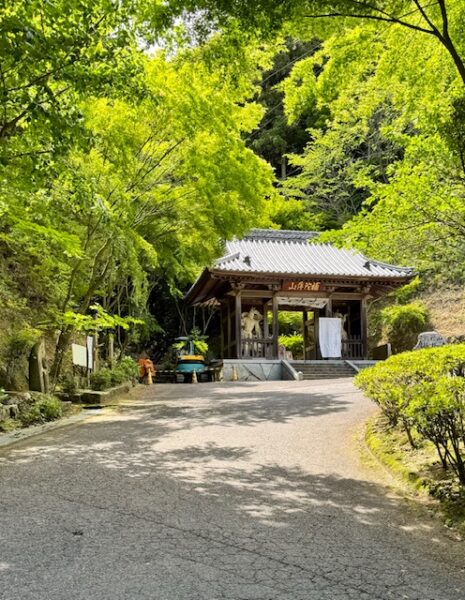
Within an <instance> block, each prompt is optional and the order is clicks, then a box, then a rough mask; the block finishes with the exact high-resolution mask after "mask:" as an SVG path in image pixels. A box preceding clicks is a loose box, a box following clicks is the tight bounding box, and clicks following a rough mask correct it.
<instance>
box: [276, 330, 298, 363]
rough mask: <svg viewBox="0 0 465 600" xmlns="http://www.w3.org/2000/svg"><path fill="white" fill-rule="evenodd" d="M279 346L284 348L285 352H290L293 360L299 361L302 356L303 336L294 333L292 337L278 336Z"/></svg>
mask: <svg viewBox="0 0 465 600" xmlns="http://www.w3.org/2000/svg"><path fill="white" fill-rule="evenodd" d="M279 344H280V346H284V348H286V350H290V352H292V356H293V357H294V359H301V358H303V356H304V336H303V335H301V334H300V333H294V334H292V335H280V336H279Z"/></svg>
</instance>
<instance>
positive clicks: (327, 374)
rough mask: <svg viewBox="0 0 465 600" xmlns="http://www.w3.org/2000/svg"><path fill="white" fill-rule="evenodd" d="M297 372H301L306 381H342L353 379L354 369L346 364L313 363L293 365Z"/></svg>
mask: <svg viewBox="0 0 465 600" xmlns="http://www.w3.org/2000/svg"><path fill="white" fill-rule="evenodd" d="M291 364H292V366H293V367H294V369H295V370H296V371H300V372H301V373H302V375H303V378H304V379H305V380H314V379H342V378H346V377H353V376H354V375H355V371H354V369H352V367H351V366H350V365H348V364H347V363H345V362H340V363H338V362H332V363H330V362H327V363H325V362H312V363H291Z"/></svg>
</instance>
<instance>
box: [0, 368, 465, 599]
mask: <svg viewBox="0 0 465 600" xmlns="http://www.w3.org/2000/svg"><path fill="white" fill-rule="evenodd" d="M194 395H195V397H193V396H194ZM372 410H373V407H372V406H371V404H370V403H368V401H366V400H365V399H364V398H363V397H362V396H361V394H359V393H358V392H356V391H355V390H354V389H353V387H352V383H351V381H350V380H337V381H333V382H327V381H324V382H298V383H294V382H293V383H289V382H276V383H274V382H273V383H272V382H269V383H257V384H218V385H208V384H201V385H198V386H188V385H186V386H181V385H179V386H169V385H167V386H154V387H151V388H144V389H143V390H142V392H141V393H140V394H138V397H137V398H133V399H131V400H128V402H126V403H124V404H123V405H121V406H120V408H119V409H118V410H117V411H114V412H112V413H110V414H108V415H106V416H100V417H95V418H94V419H91V420H90V421H89V422H87V423H85V424H81V425H79V426H73V427H69V428H64V429H61V430H57V431H54V432H50V433H49V434H46V435H42V436H40V437H37V438H32V439H31V440H29V441H25V442H22V443H21V444H18V445H16V446H14V447H12V448H11V449H10V450H9V451H3V452H0V598H1V599H2V600H3V599H5V600H7V599H8V600H25V599H31V600H58V599H60V600H61V599H63V600H65V599H70V600H74V599H82V600H84V599H85V600H99V599H108V600H110V599H111V600H117V599H118V600H119V599H121V600H122V599H125V600H126V599H132V598H134V599H137V600H141V599H151V600H163V599H166V600H196V599H199V600H213V599H223V598H224V599H234V600H239V599H244V600H252V599H257V600H258V599H260V600H271V599H286V600H304V599H305V600H311V599H315V600H325V599H328V600H338V599H343V598H344V599H345V598H348V599H351V598H354V599H361V598H367V599H370V600H373V599H378V598H379V599H385V598H386V599H387V598H393V599H400V598H409V599H418V600H420V599H421V600H427V599H431V600H433V599H434V600H446V599H447V600H455V599H457V600H458V599H463V598H464V597H465V571H464V570H463V568H464V566H465V558H464V550H465V548H464V544H462V543H461V542H460V543H459V542H454V541H452V540H450V539H448V538H447V537H446V535H445V530H444V529H443V528H441V527H440V526H437V525H435V524H434V523H433V522H432V521H431V520H429V519H427V518H426V517H419V516H418V515H416V514H414V513H413V512H411V511H410V510H409V509H408V508H406V507H405V506H404V505H403V503H402V501H400V500H399V499H397V498H395V497H394V496H393V495H392V494H390V493H389V491H388V490H386V489H385V488H384V487H383V486H382V485H381V484H380V483H378V482H377V481H376V480H371V478H370V477H369V476H367V474H366V472H365V471H364V470H363V469H362V468H361V466H360V464H359V462H358V455H357V452H356V444H355V442H354V440H353V433H354V431H355V430H356V428H357V427H359V426H360V425H361V423H362V422H363V420H364V419H365V418H366V417H367V416H368V415H369V414H370V412H371V411H372Z"/></svg>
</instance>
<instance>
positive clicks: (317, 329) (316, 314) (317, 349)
mask: <svg viewBox="0 0 465 600" xmlns="http://www.w3.org/2000/svg"><path fill="white" fill-rule="evenodd" d="M313 323H314V331H315V333H314V335H315V359H316V360H320V358H321V352H320V311H319V310H318V309H315V310H314V312H313Z"/></svg>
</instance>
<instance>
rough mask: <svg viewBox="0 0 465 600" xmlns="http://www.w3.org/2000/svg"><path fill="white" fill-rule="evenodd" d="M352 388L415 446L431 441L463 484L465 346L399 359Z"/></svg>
mask: <svg viewBox="0 0 465 600" xmlns="http://www.w3.org/2000/svg"><path fill="white" fill-rule="evenodd" d="M356 384H357V385H358V386H359V387H360V388H361V389H362V390H363V391H364V392H365V393H366V395H367V396H368V397H369V398H371V399H372V400H374V401H375V402H376V403H377V404H378V405H379V406H380V408H381V410H382V411H383V413H384V414H385V415H386V417H387V419H388V420H389V422H390V424H391V425H392V426H397V425H399V424H401V425H402V426H403V428H404V429H405V431H406V433H407V435H408V437H409V440H410V442H411V444H412V445H413V446H415V444H416V443H417V440H421V439H424V440H429V441H431V442H433V443H434V445H435V446H436V449H437V452H438V456H439V458H440V460H441V464H442V466H443V467H444V468H452V469H453V471H454V472H455V473H456V475H457V476H458V478H459V480H460V482H461V484H462V485H465V462H464V451H465V346H464V345H457V346H444V347H442V348H434V349H425V350H418V351H414V352H405V353H403V354H398V355H397V356H393V357H391V358H389V359H388V360H386V361H385V362H382V363H378V364H377V365H376V366H375V367H371V368H369V369H366V370H364V371H362V372H361V373H359V374H358V375H357V377H356Z"/></svg>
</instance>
